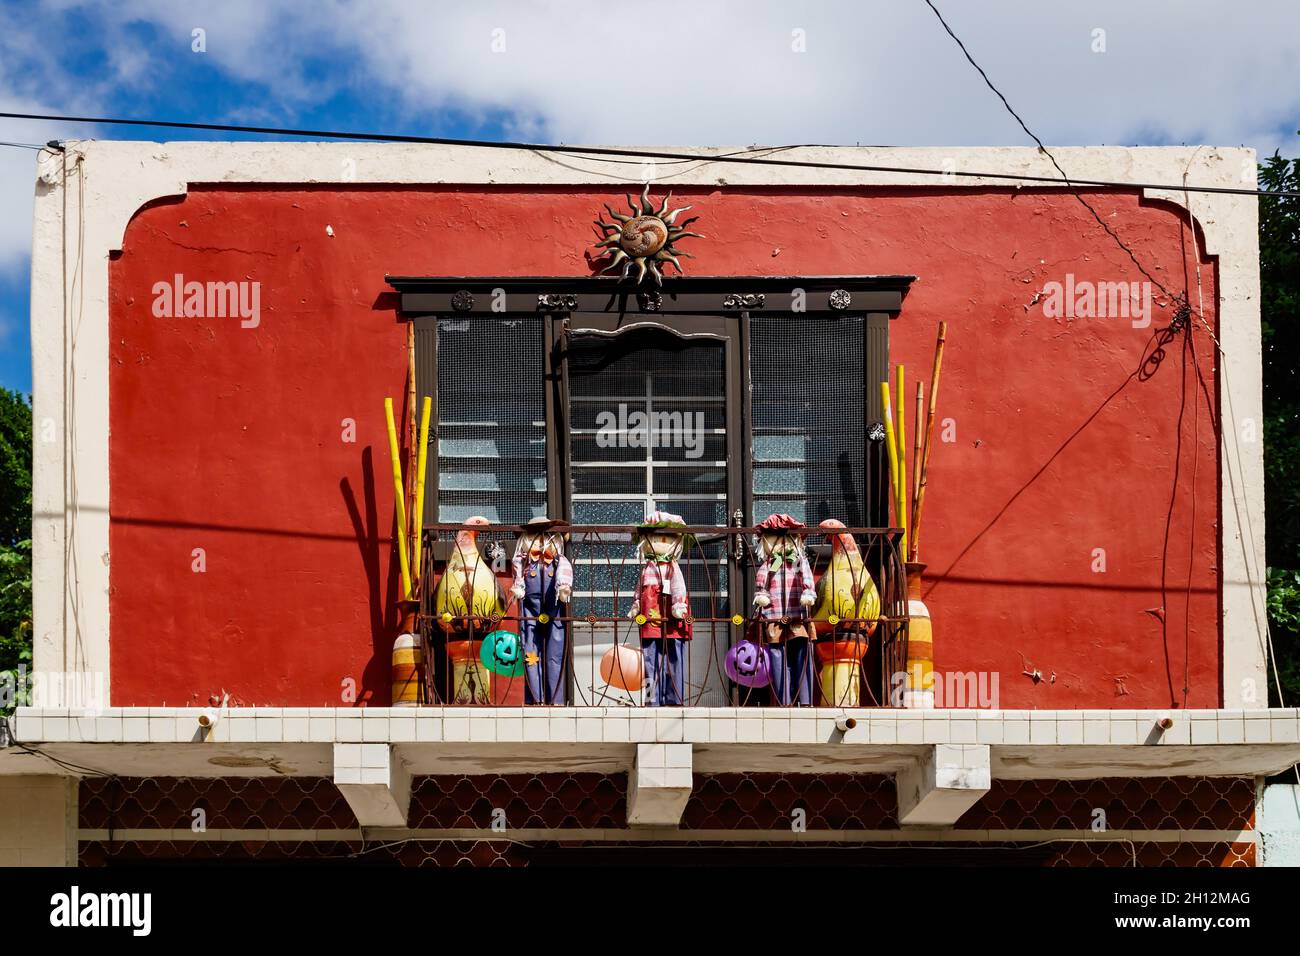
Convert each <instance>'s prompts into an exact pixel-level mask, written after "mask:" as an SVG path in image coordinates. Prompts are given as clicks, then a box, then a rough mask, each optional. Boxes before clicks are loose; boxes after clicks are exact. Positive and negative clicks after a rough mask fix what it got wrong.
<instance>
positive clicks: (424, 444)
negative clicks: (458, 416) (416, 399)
mask: <svg viewBox="0 0 1300 956" xmlns="http://www.w3.org/2000/svg"><path fill="white" fill-rule="evenodd" d="M432 411H433V399H432V398H430V397H429V396H428V395H426V396H424V404H423V406H422V407H421V408H420V456H419V458H418V459H417V464H416V466H415V514H414V515H412V516H411V523H412V524H413V525H415V574H416V577H417V578H419V575H420V569H421V568H422V567H424V565H422V564H420V552H421V550H422V545H423V543H424V542H423V541H422V540H421V532H422V531H423V530H424V474H425V466H426V465H427V463H428V460H429V415H430V413H431V412H432Z"/></svg>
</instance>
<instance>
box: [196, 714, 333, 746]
mask: <svg viewBox="0 0 1300 956" xmlns="http://www.w3.org/2000/svg"><path fill="white" fill-rule="evenodd" d="M218 726H220V724H218ZM307 739H308V740H310V741H311V742H312V743H326V742H328V741H331V740H333V739H334V718H333V717H308V718H307Z"/></svg>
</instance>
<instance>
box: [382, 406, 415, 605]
mask: <svg viewBox="0 0 1300 956" xmlns="http://www.w3.org/2000/svg"><path fill="white" fill-rule="evenodd" d="M384 415H385V416H386V417H387V419H388V451H389V454H390V455H391V456H392V459H393V502H394V505H395V507H396V508H397V559H398V561H399V562H400V564H401V567H402V599H403V600H405V601H409V600H410V599H411V559H410V556H409V555H408V554H407V552H406V502H405V500H404V499H405V497H406V492H405V489H404V488H403V487H402V450H401V448H399V447H398V445H397V422H396V421H394V419H393V400H392V399H391V398H386V399H384Z"/></svg>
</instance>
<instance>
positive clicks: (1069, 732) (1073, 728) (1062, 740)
mask: <svg viewBox="0 0 1300 956" xmlns="http://www.w3.org/2000/svg"><path fill="white" fill-rule="evenodd" d="M1056 742H1057V743H1058V744H1081V743H1083V721H1082V720H1058V721H1057V722H1056Z"/></svg>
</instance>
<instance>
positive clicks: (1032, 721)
mask: <svg viewBox="0 0 1300 956" xmlns="http://www.w3.org/2000/svg"><path fill="white" fill-rule="evenodd" d="M1029 742H1030V743H1031V744H1054V743H1056V720H1055V719H1054V718H1035V717H1032V716H1031V717H1030V718H1029Z"/></svg>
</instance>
